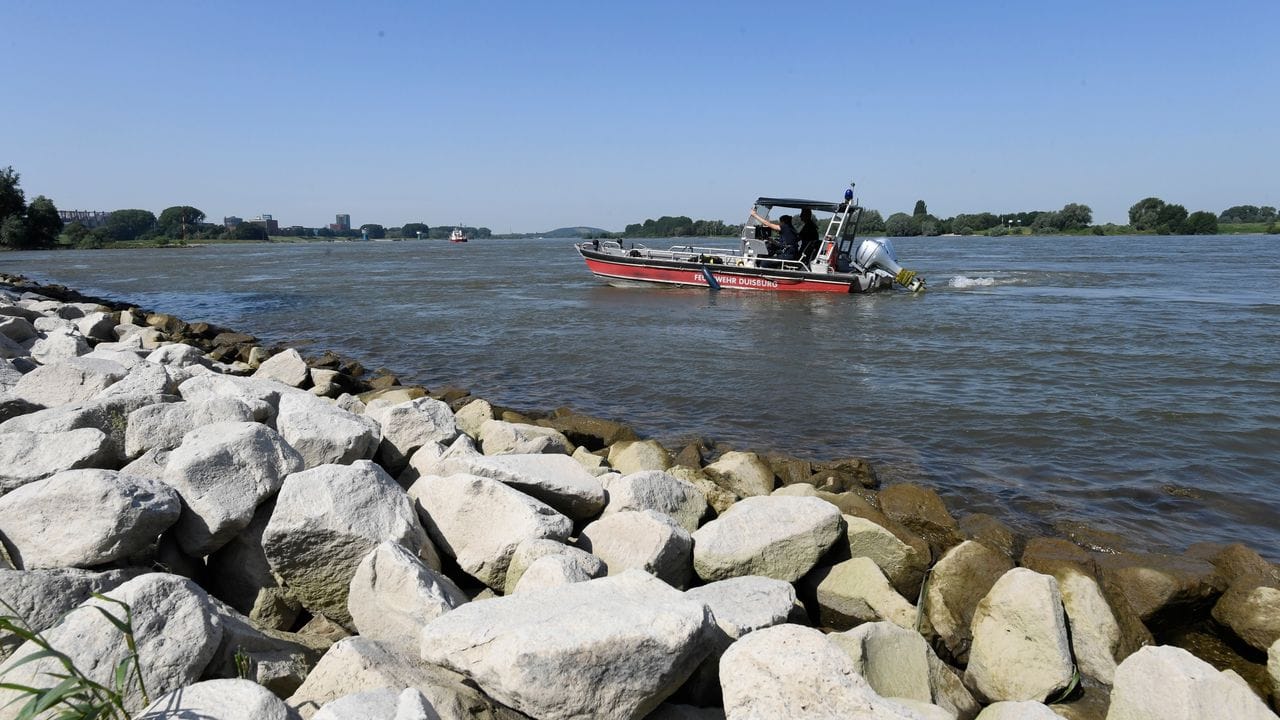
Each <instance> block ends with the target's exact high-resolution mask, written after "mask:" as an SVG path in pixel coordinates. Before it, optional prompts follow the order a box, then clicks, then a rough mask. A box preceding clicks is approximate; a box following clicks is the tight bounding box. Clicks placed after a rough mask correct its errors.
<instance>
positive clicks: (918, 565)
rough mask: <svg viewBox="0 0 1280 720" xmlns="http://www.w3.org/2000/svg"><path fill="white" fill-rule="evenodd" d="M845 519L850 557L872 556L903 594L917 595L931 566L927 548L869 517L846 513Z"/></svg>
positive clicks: (907, 595) (909, 596)
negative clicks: (912, 543)
mask: <svg viewBox="0 0 1280 720" xmlns="http://www.w3.org/2000/svg"><path fill="white" fill-rule="evenodd" d="M844 522H845V526H846V529H845V538H846V540H847V541H848V543H849V555H850V557H865V558H870V559H871V560H872V561H873V562H875V564H876V565H877V566H878V567H879V568H880V570H881V571H882V572H883V573H884V574H885V577H887V578H889V582H890V583H892V584H893V587H894V589H895V590H897V591H898V592H899V593H901V594H902V595H903V597H907V598H915V597H917V596H918V595H919V593H920V583H921V581H922V580H924V573H925V570H927V569H928V568H929V553H928V552H927V547H926V548H925V550H926V552H924V553H921V552H920V550H919V549H917V548H915V547H912V546H911V545H908V544H906V543H905V542H903V541H902V540H900V539H898V537H897V536H896V535H894V534H893V532H891V531H890V530H888V529H886V528H884V527H881V526H880V525H877V524H876V523H874V522H872V521H870V520H867V519H866V518H861V517H856V516H854V515H845V516H844Z"/></svg>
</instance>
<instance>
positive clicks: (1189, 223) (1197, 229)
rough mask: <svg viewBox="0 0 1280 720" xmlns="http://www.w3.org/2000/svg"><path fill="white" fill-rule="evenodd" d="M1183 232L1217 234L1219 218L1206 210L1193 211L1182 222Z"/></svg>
mask: <svg viewBox="0 0 1280 720" xmlns="http://www.w3.org/2000/svg"><path fill="white" fill-rule="evenodd" d="M1182 232H1183V234H1185V235H1217V234H1218V218H1217V217H1216V216H1214V214H1213V213H1211V212H1208V211H1205V210H1200V211H1197V212H1193V213H1191V214H1190V215H1188V216H1187V219H1186V221H1184V222H1183V223H1182Z"/></svg>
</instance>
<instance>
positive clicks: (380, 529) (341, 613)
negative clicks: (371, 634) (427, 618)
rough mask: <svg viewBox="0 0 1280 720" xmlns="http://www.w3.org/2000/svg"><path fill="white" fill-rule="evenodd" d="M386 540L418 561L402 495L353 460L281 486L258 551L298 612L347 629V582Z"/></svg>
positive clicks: (373, 468)
mask: <svg viewBox="0 0 1280 720" xmlns="http://www.w3.org/2000/svg"><path fill="white" fill-rule="evenodd" d="M388 540H390V541H392V542H395V543H398V544H400V545H401V546H403V547H404V548H405V549H407V550H409V551H410V552H415V553H416V552H418V550H419V548H421V547H422V545H423V544H424V543H425V542H426V537H425V534H424V533H423V531H422V526H421V524H419V522H418V518H417V515H416V513H415V512H414V510H413V505H412V503H411V502H410V500H409V497H408V496H407V495H405V492H404V490H402V489H401V488H400V486H399V485H397V484H396V482H395V480H392V479H391V477H390V476H389V475H387V473H386V472H385V471H384V470H383V469H382V468H380V467H378V466H377V465H375V464H374V463H372V462H370V461H368V460H357V461H356V462H354V463H352V464H351V465H321V466H320V467H317V468H312V469H310V470H304V471H302V472H296V473H293V474H292V475H290V476H288V477H287V478H285V481H284V485H283V487H281V488H280V494H279V495H278V496H277V497H276V507H275V511H274V512H273V513H272V515H271V520H270V522H268V523H267V528H266V530H265V531H264V532H263V535H262V549H263V552H264V553H265V555H266V557H267V562H268V563H270V565H271V570H272V571H273V572H274V573H275V574H276V575H277V576H279V577H280V579H281V580H283V581H284V583H285V585H286V586H287V587H288V588H289V591H290V593H292V594H293V596H294V597H296V598H297V599H298V601H299V602H301V603H302V605H303V607H305V608H307V609H308V610H310V611H311V612H312V613H313V614H316V613H319V614H322V615H324V616H325V617H327V618H329V619H330V620H333V621H335V622H338V623H341V624H343V625H350V624H351V615H350V613H349V612H348V610H347V598H348V594H349V592H350V587H351V578H352V577H353V576H354V575H355V572H356V568H357V567H358V566H359V565H360V561H361V560H363V559H364V557H365V555H368V554H369V552H370V551H371V550H373V549H374V548H375V547H377V546H378V545H380V544H381V543H383V542H385V541H388Z"/></svg>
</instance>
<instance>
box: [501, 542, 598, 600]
mask: <svg viewBox="0 0 1280 720" xmlns="http://www.w3.org/2000/svg"><path fill="white" fill-rule="evenodd" d="M545 557H555V558H557V559H558V560H559V559H563V561H558V562H556V563H555V565H554V566H552V565H550V564H546V563H544V564H543V569H542V571H541V573H543V574H542V575H541V577H540V579H539V580H537V581H535V582H533V583H532V584H530V585H529V586H528V587H526V591H528V590H531V589H533V588H534V587H551V586H554V585H562V584H565V583H564V582H556V578H557V576H559V578H560V579H562V580H564V581H566V582H569V581H572V582H581V580H578V579H577V578H579V577H581V576H583V575H586V576H587V577H586V578H583V579H586V580H590V579H592V578H598V577H604V575H605V572H606V570H607V568H606V567H605V564H604V561H603V560H601V559H600V558H598V557H596V556H595V555H592V554H591V553H589V552H586V551H585V550H580V549H578V548H576V547H572V546H570V545H565V544H564V543H563V542H561V541H559V540H548V539H545V538H531V539H528V540H522V541H521V542H520V543H519V544H517V545H516V549H515V552H513V553H512V554H511V562H510V564H508V566H507V575H506V579H505V584H504V586H503V594H504V595H510V594H512V593H514V592H515V591H516V587H517V585H518V584H519V582H520V580H522V579H523V576H524V573H525V572H526V571H527V570H528V569H530V568H531V567H533V566H534V565H535V564H537V563H538V562H539V561H540V560H542V559H543V558H545Z"/></svg>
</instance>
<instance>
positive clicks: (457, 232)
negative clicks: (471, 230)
mask: <svg viewBox="0 0 1280 720" xmlns="http://www.w3.org/2000/svg"><path fill="white" fill-rule="evenodd" d="M470 239H471V238H469V237H467V231H466V230H463V229H462V228H461V227H456V228H454V229H453V232H451V233H449V242H466V241H468V240H470Z"/></svg>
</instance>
